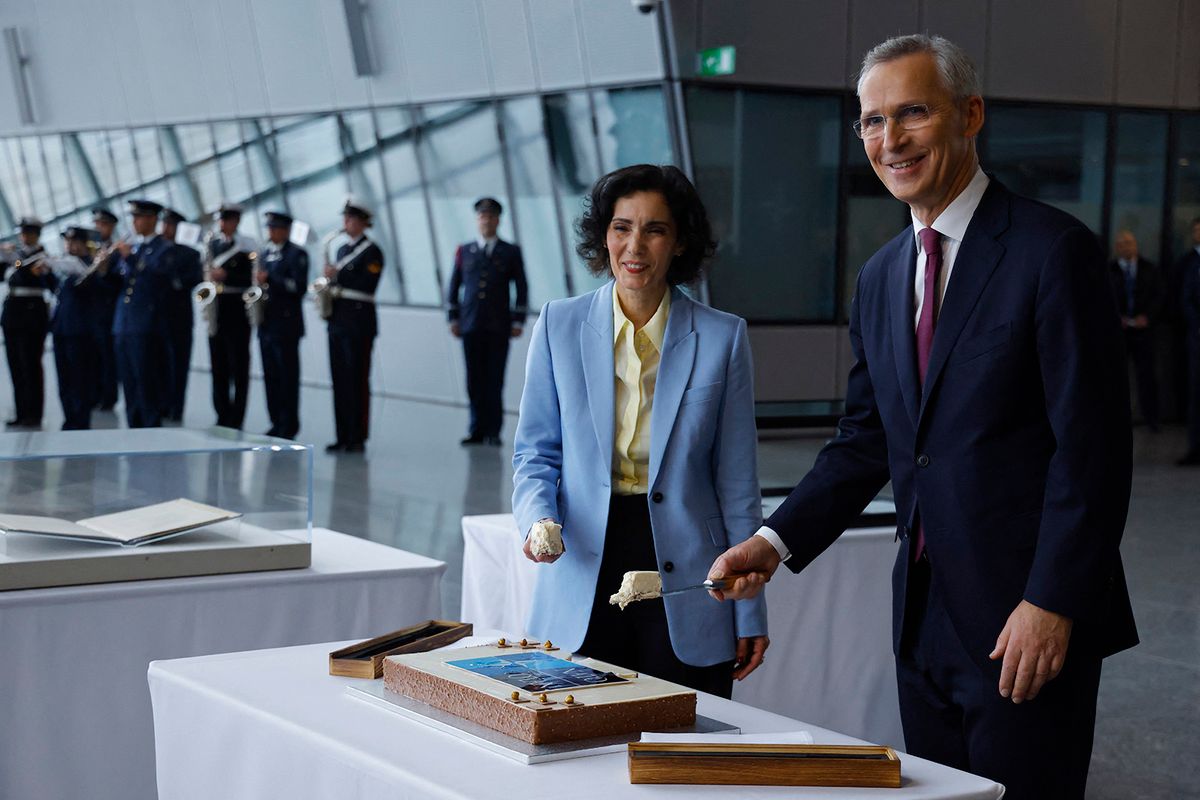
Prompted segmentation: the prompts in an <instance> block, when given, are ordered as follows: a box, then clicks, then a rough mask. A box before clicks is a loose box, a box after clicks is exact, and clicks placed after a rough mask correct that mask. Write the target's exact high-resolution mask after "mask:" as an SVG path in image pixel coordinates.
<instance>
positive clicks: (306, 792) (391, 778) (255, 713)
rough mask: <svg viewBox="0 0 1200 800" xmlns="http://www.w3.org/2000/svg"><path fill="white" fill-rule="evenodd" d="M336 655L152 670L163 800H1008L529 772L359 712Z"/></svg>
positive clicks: (775, 720)
mask: <svg viewBox="0 0 1200 800" xmlns="http://www.w3.org/2000/svg"><path fill="white" fill-rule="evenodd" d="M336 646H338V645H337V644H336V643H333V644H324V645H310V646H307V647H293V648H286V649H281V650H264V651H258V652H252V653H234V654H228V655H218V656H203V657H200V658H189V659H183V660H179V661H159V662H155V663H153V664H151V665H150V671H149V681H150V694H151V697H152V698H153V702H154V735H155V745H156V748H157V758H158V791H159V797H160V798H161V800H192V799H193V798H194V799H195V800H212V798H222V800H242V799H243V798H244V799H245V800H261V798H268V797H270V798H275V797H279V798H288V800H305V799H306V798H314V800H315V799H317V798H319V799H320V800H328V798H344V799H345V800H350V799H351V798H363V800H376V799H377V798H401V797H403V798H422V799H424V798H454V800H468V799H469V800H480V799H481V798H522V800H540V799H541V798H545V799H546V800H551V798H552V799H553V800H560V799H561V798H564V797H569V798H572V800H622V799H623V798H646V797H674V798H685V797H686V798H689V800H690V798H707V797H723V798H729V797H737V798H785V797H786V798H803V797H825V798H829V797H833V796H835V795H836V797H837V798H839V800H866V799H869V798H880V799H881V800H901V798H903V799H904V800H910V798H924V799H926V800H933V798H978V799H979V800H983V799H984V798H993V799H994V798H999V797H1000V796H1001V795H1002V794H1003V789H1002V788H1001V787H1000V786H999V785H997V784H995V783H993V782H991V781H988V780H984V779H983V778H979V777H976V776H973V775H969V774H967V773H965V772H959V771H957V770H953V769H950V768H948V767H943V766H941V765H938V764H934V763H931V762H928V761H924V760H922V759H919V758H915V757H909V756H903V755H902V756H901V776H902V783H903V785H902V787H901V788H900V789H835V790H830V789H821V788H794V787H787V788H776V787H750V786H746V787H741V786H739V787H729V786H726V787H719V786H712V787H706V786H634V785H630V783H629V772H628V768H627V766H626V756H625V754H624V753H610V754H607V755H601V756H593V757H590V758H582V759H574V760H570V761H554V762H549V763H544V764H537V765H533V766H525V765H522V764H519V763H517V762H516V761H512V760H509V759H507V758H505V757H504V756H501V755H497V754H495V753H491V752H489V751H486V750H483V749H481V748H478V747H477V746H475V745H472V744H470V743H468V742H463V741H460V740H459V739H456V738H454V737H452V736H450V735H449V734H445V733H442V732H439V731H435V730H433V729H430V728H428V727H426V726H424V725H422V724H421V723H419V722H415V721H413V720H409V719H406V718H404V717H401V716H399V715H397V714H395V713H392V712H390V711H387V710H384V709H380V708H377V707H375V706H372V705H369V704H367V703H364V702H362V701H360V700H355V699H354V698H352V697H351V696H349V695H348V694H346V692H345V686H346V685H347V684H349V683H352V682H354V679H352V678H333V677H330V676H329V675H328V671H327V661H326V653H328V652H329V650H331V649H333V648H334V647H336ZM699 711H700V713H701V714H705V715H707V716H710V717H714V718H717V719H721V720H724V721H725V722H729V723H731V724H734V725H737V726H739V727H740V728H742V730H743V731H746V732H748V733H750V732H771V731H792V730H798V729H806V730H809V731H811V732H812V734H813V737H814V739H815V740H816V741H817V742H829V743H847V742H849V743H859V742H858V740H855V739H851V738H850V737H847V736H842V735H840V734H837V733H833V732H831V731H827V730H822V729H820V728H816V727H814V726H811V725H805V724H804V723H802V722H797V721H796V720H792V719H788V718H786V717H781V716H778V715H776V714H770V713H768V712H765V711H761V710H759V709H755V708H751V707H750V706H746V705H743V704H741V703H735V702H730V701H728V700H722V699H719V698H716V697H713V696H711V695H700V703H699Z"/></svg>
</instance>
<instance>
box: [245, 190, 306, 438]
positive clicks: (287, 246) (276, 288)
mask: <svg viewBox="0 0 1200 800" xmlns="http://www.w3.org/2000/svg"><path fill="white" fill-rule="evenodd" d="M266 225H267V238H268V243H267V245H266V246H265V247H264V248H263V249H262V250H260V251H259V253H258V258H257V260H256V262H255V267H256V271H255V273H254V282H255V284H256V285H258V286H259V287H261V288H262V290H263V293H264V298H263V299H262V300H260V301H259V302H261V303H265V306H264V309H263V317H262V323H261V324H260V325H259V326H258V346H259V350H260V353H261V355H262V368H263V384H264V385H265V387H266V390H267V414H268V415H269V416H270V418H271V428H270V430H268V431H267V435H268V436H279V437H281V438H284V439H295V438H296V434H297V433H299V432H300V339H301V337H303V336H304V310H303V307H302V306H301V301H302V300H303V299H304V293H305V292H306V291H307V290H308V253H307V252H306V251H305V250H304V248H302V247H297V246H296V245H294V244H292V242H290V241H289V240H288V236H289V234H290V233H291V231H292V218H291V217H290V216H289V215H287V214H285V213H284V212H282V211H268V212H267V214H266Z"/></svg>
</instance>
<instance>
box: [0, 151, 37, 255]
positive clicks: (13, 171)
mask: <svg viewBox="0 0 1200 800" xmlns="http://www.w3.org/2000/svg"><path fill="white" fill-rule="evenodd" d="M19 152H20V143H19V142H18V141H17V140H16V139H0V181H3V183H2V184H0V186H2V188H3V191H4V198H5V200H6V201H7V202H8V210H9V211H10V212H11V214H12V216H13V220H12V223H13V225H15V224H16V218H17V217H21V216H24V215H25V214H27V213H29V211H28V209H29V208H30V206H31V203H30V201H29V187H28V185H27V184H26V183H25V171H24V170H23V169H21V163H20V156H19ZM0 234H2V235H3V236H5V237H10V236H11V237H15V235H16V234H15V232H14V231H13V230H12V229H11V227H6V228H5V229H4V230H3V231H0Z"/></svg>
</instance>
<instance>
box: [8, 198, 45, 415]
mask: <svg viewBox="0 0 1200 800" xmlns="http://www.w3.org/2000/svg"><path fill="white" fill-rule="evenodd" d="M17 233H18V236H19V238H20V245H19V246H18V247H17V248H16V251H15V253H14V254H13V256H12V259H11V265H10V266H9V267H8V268H7V275H6V276H5V280H6V281H7V282H8V297H6V298H4V310H3V312H0V328H2V329H3V330H4V350H5V352H6V354H7V355H8V371H9V373H10V374H11V375H12V383H13V400H14V402H15V404H16V415H15V416H14V417H13V418H12V419H10V420H8V422H7V423H6V424H7V425H9V426H12V427H29V428H36V427H39V426H40V425H41V424H42V407H43V405H44V403H45V396H44V394H45V388H44V384H43V380H44V376H43V375H42V353H43V352H44V351H45V348H46V329H47V326H48V325H49V313H48V309H47V306H46V290H47V289H53V288H54V287H55V286H56V285H57V280H56V279H55V277H54V273H53V272H51V271H50V264H49V262H48V261H47V258H46V251H45V250H43V249H42V246H41V244H39V242H38V240H39V239H40V238H41V235H42V222H41V220H39V219H35V218H33V217H23V218H22V219H20V220H19V221H18V222H17Z"/></svg>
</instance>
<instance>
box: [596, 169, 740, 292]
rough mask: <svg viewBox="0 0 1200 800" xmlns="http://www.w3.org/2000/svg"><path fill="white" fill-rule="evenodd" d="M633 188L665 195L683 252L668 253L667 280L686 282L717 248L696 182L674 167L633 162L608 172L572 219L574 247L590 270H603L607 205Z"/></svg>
mask: <svg viewBox="0 0 1200 800" xmlns="http://www.w3.org/2000/svg"><path fill="white" fill-rule="evenodd" d="M636 192H658V193H659V194H661V195H662V196H663V197H664V198H666V201H667V207H668V208H670V209H671V216H672V217H673V219H674V222H675V234H676V236H677V237H678V239H679V243H680V244H681V245H683V252H682V253H680V254H679V255H678V256H676V257H675V258H673V259H671V267H670V269H669V270H667V283H669V284H671V285H672V286H674V285H676V284H680V283H691V282H692V281H694V280H696V278H697V277H699V275H700V268H701V266H702V265H703V264H704V261H705V260H706V259H708V258H710V257H711V256H712V254H713V253H714V252H716V249H717V243H716V241H714V240H713V236H712V226H711V225H709V222H708V212H707V211H705V210H704V203H702V202H701V201H700V195H699V194H698V193H697V192H696V187H695V186H692V182H691V181H689V180H688V178H687V176H686V175H684V174H683V173H682V172H681V171H680V170H679V169H678V168H677V167H672V166H670V165H666V166H657V165H655V164H637V165H635V166H632V167H623V168H622V169H619V170H616V171H615V172H610V173H608V174H607V175H605V176H604V177H603V178H601V179H600V180H598V181H596V185H595V186H593V187H592V194H591V197H589V198H588V199H587V201H586V204H585V208H584V212H583V216H581V217H580V218H579V221H578V222H576V223H575V230H576V233H577V234H578V236H579V244H578V245H577V246H576V247H575V251H576V252H577V253H579V255H580V256H581V257H582V258H583V260H584V261H586V262H587V266H588V270H590V271H591V273H592V274H593V275H604V274H606V273H608V272H609V262H608V247H607V246H606V243H605V242H606V237H607V235H608V226H609V223H611V222H612V218H613V209H615V208H616V205H617V201H618V200H620V199H621V198H622V197H628V196H629V195H631V194H634V193H636Z"/></svg>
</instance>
